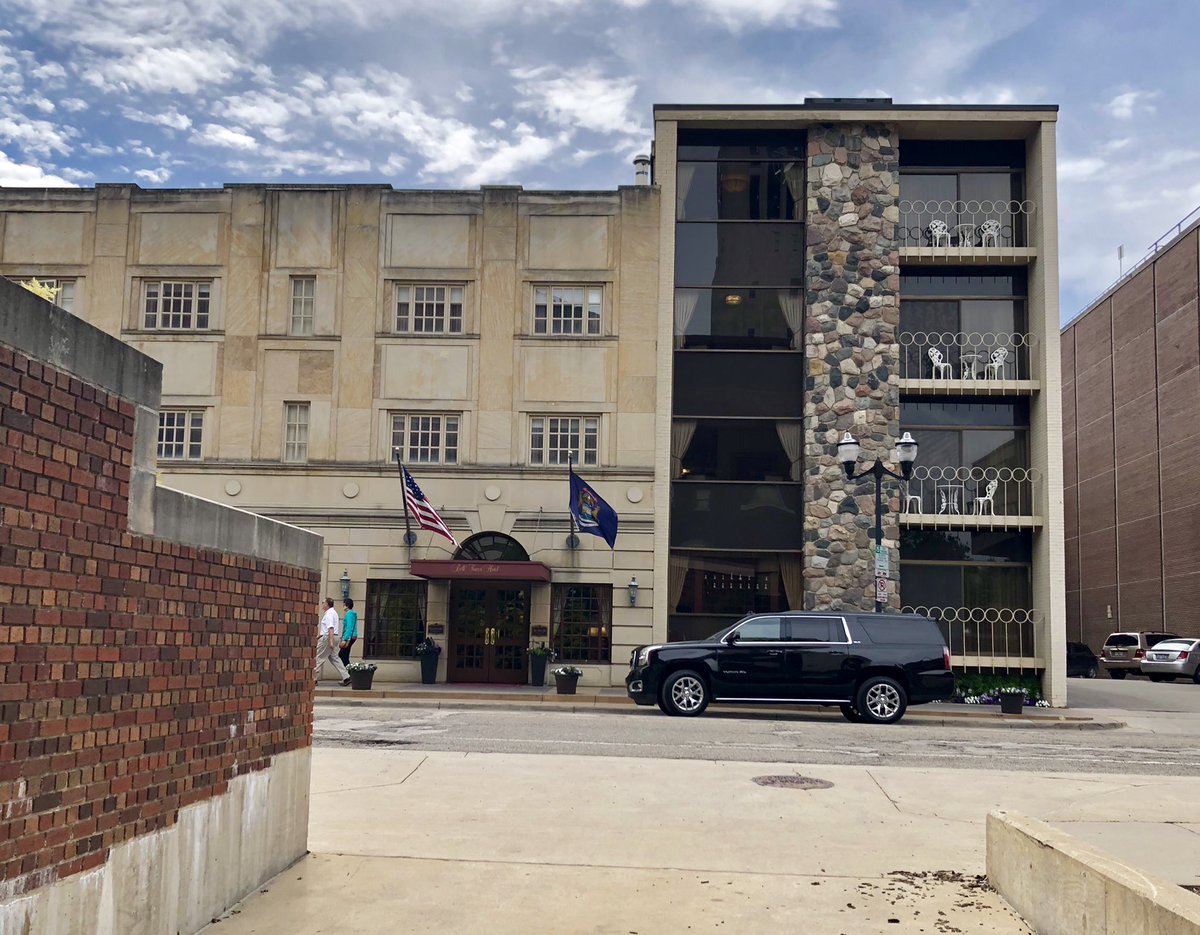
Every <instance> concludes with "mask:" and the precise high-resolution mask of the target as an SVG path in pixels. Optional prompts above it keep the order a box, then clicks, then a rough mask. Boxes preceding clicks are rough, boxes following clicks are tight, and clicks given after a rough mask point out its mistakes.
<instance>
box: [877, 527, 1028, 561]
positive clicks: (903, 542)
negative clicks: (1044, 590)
mask: <svg viewBox="0 0 1200 935" xmlns="http://www.w3.org/2000/svg"><path fill="white" fill-rule="evenodd" d="M900 559H901V561H927V562H1020V563H1025V562H1031V561H1033V537H1032V535H1031V534H1030V533H1029V532H1027V531H1025V530H1016V531H1013V532H1002V531H996V532H974V533H972V532H952V531H950V530H942V529H905V530H904V531H903V532H902V533H901V535H900Z"/></svg>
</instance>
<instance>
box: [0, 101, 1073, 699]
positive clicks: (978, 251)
mask: <svg viewBox="0 0 1200 935" xmlns="http://www.w3.org/2000/svg"><path fill="white" fill-rule="evenodd" d="M1055 116H1056V111H1055V109H1054V108H1052V107H1007V108H1004V107H1001V108H982V107H940V106H919V105H918V106H904V105H893V104H892V103H891V102H890V101H888V100H886V99H879V100H874V99H872V100H811V99H810V100H809V101H806V102H805V103H804V104H801V105H796V106H790V107H782V106H781V107H774V106H771V107H754V106H749V107H703V106H698V107H692V106H660V107H658V108H656V111H655V140H654V150H653V177H652V184H643V185H634V186H628V187H621V188H619V189H617V190H616V191H607V192H580V191H575V192H532V191H524V190H522V189H520V188H508V187H485V188H483V189H482V190H480V191H476V192H451V191H436V192H435V191H396V190H393V189H391V188H390V187H387V186H337V185H278V186H276V185H230V186H226V187H224V188H223V189H221V190H203V191H180V190H172V191H146V190H142V189H139V188H137V187H136V186H127V185H98V186H97V187H96V188H94V189H85V190H77V191H63V190H59V191H42V190H37V191H34V190H11V189H9V190H3V191H0V274H3V275H6V276H9V277H14V278H28V277H31V276H37V277H39V278H42V279H49V280H51V281H52V282H53V284H54V285H55V286H57V287H59V288H61V290H62V291H61V292H60V299H59V301H60V303H61V304H64V305H68V306H70V307H72V310H73V311H75V312H76V313H77V314H79V315H81V316H83V317H85V318H87V319H88V320H90V321H92V322H93V323H95V324H97V325H99V326H100V327H102V328H104V329H105V330H107V331H109V332H111V333H113V334H118V335H120V336H121V337H122V338H124V339H125V340H126V341H128V342H130V343H132V344H134V345H136V346H137V347H138V348H140V349H141V350H143V351H145V352H146V353H148V354H150V355H151V356H154V357H156V358H157V359H159V360H161V361H163V363H164V365H165V366H164V397H163V400H164V402H163V405H164V415H163V423H162V426H161V434H160V450H159V455H160V462H159V463H160V470H161V471H162V473H163V474H164V476H166V477H168V478H169V482H170V483H171V484H172V485H174V486H177V487H180V488H182V489H185V490H188V491H190V492H193V493H196V494H199V495H201V496H205V497H209V498H211V499H214V500H218V501H221V502H227V503H233V504H236V505H238V506H243V507H246V508H249V509H253V510H257V511H262V512H264V513H266V514H268V515H270V516H272V517H278V518H281V519H285V520H287V521H289V522H293V523H297V524H299V525H302V526H306V527H309V528H312V529H314V530H315V531H317V532H319V533H321V534H322V535H323V536H324V537H325V541H326V544H327V546H326V563H325V581H326V591H327V593H330V594H331V595H332V596H334V597H335V598H337V597H339V596H340V593H341V584H340V580H341V578H342V576H343V572H344V573H345V577H346V578H347V579H348V586H349V593H350V595H351V597H352V598H353V599H354V600H355V601H356V603H357V605H358V609H359V610H360V611H362V616H363V618H364V621H365V629H366V635H365V637H364V639H363V640H362V641H360V643H359V644H358V645H357V646H356V647H355V650H354V655H355V656H358V655H360V654H365V655H366V656H367V657H369V658H371V659H373V660H375V661H377V662H379V664H380V666H381V668H382V669H383V671H382V672H381V673H380V676H379V677H381V678H394V679H401V680H405V679H415V678H416V672H417V667H416V663H415V661H413V659H412V656H411V652H412V646H413V645H414V642H415V641H416V640H417V639H419V638H420V637H421V636H423V635H426V634H428V635H430V636H432V637H433V638H434V639H435V640H437V641H438V642H439V643H440V644H441V645H442V646H443V647H444V650H445V651H444V652H443V654H442V658H441V676H440V677H441V678H446V679H449V680H466V681H492V680H495V681H505V680H508V681H523V680H524V678H525V677H526V672H527V665H528V661H527V658H526V647H527V646H528V645H530V644H531V643H532V644H536V643H540V642H543V641H546V642H548V643H550V644H551V645H552V646H554V647H555V648H556V649H557V650H558V651H559V652H560V655H561V656H562V657H563V658H564V659H569V660H570V661H572V662H575V663H577V664H579V665H581V666H582V667H583V668H584V669H585V673H586V674H585V676H584V679H585V684H586V683H587V682H589V681H591V682H592V683H593V684H595V683H597V682H598V683H601V684H619V682H620V679H621V678H622V676H623V672H624V670H625V668H626V664H627V660H628V656H629V651H630V650H631V649H632V648H633V647H634V646H635V645H638V644H641V643H647V642H655V641H662V640H664V639H668V638H684V637H688V636H695V635H701V634H704V633H707V632H712V631H715V630H716V629H718V628H719V627H720V626H722V625H723V624H724V623H726V622H731V621H732V620H734V619H736V618H737V617H738V616H740V615H741V614H742V613H744V612H746V611H747V610H758V611H771V610H782V609H786V608H789V607H797V608H798V607H805V608H809V609H830V610H835V609H838V608H843V607H861V606H870V605H871V603H872V602H873V601H874V599H875V597H876V594H877V593H880V594H881V595H882V597H883V599H884V600H885V602H886V603H887V604H889V605H890V606H893V607H906V608H913V609H922V610H928V611H930V612H934V613H936V614H937V615H938V616H939V617H940V618H941V619H942V620H943V625H944V628H945V630H946V635H947V640H948V642H949V643H950V645H951V649H952V652H953V654H954V656H955V662H956V664H957V665H960V666H962V667H964V668H966V669H974V670H983V671H992V670H996V669H1000V670H1004V671H1029V672H1043V673H1046V674H1047V676H1048V678H1047V689H1048V694H1049V695H1050V696H1051V697H1052V698H1053V699H1054V700H1056V701H1062V700H1063V693H1062V691H1063V690H1062V685H1061V674H1062V657H1063V652H1064V648H1063V636H1062V634H1063V613H1064V609H1063V587H1062V574H1063V571H1062V555H1063V546H1062V496H1061V491H1062V464H1061V444H1060V440H1061V432H1060V428H1059V406H1060V399H1061V397H1060V393H1059V369H1058V368H1059V354H1058V344H1057V341H1058V328H1057V321H1058V311H1057V291H1058V283H1057V251H1056V239H1057V227H1056V206H1055V173H1054V120H1055ZM846 431H850V432H851V433H852V434H854V435H855V436H856V437H857V438H858V439H859V441H860V442H861V444H862V447H863V450H864V452H865V453H866V454H867V455H868V456H870V457H874V456H875V455H879V456H881V457H883V458H885V460H890V459H892V458H893V456H894V444H895V441H896V439H897V438H898V437H899V435H900V434H901V433H902V432H903V431H911V432H912V433H913V434H914V435H915V436H917V438H918V441H919V442H921V453H920V455H919V457H918V465H917V469H916V473H915V474H914V477H913V479H912V481H911V482H910V483H909V484H908V485H907V486H906V487H904V488H900V487H897V486H889V487H888V488H887V489H886V491H885V496H886V499H887V507H888V510H887V515H886V517H885V521H884V538H885V546H886V548H885V549H884V552H883V553H882V554H881V555H879V556H876V555H874V554H873V552H872V549H871V541H870V535H869V532H870V528H871V526H873V503H874V500H873V489H871V488H869V487H866V486H863V483H862V482H855V483H847V482H846V481H844V479H843V477H842V475H841V468H840V466H839V465H838V463H837V462H836V458H835V453H834V446H835V444H836V442H837V440H838V438H839V437H840V436H841V434H843V433H844V432H846ZM394 448H399V449H400V450H401V452H402V455H403V458H404V461H405V463H406V464H407V465H408V467H409V469H410V470H411V471H412V473H413V475H414V477H415V478H416V480H417V482H418V483H419V484H420V485H421V487H422V489H423V491H424V493H425V494H426V495H427V496H428V498H429V501H430V503H432V504H433V505H434V506H435V507H436V508H438V510H439V512H440V513H441V515H442V517H443V518H444V519H445V520H446V522H447V524H448V525H449V527H450V529H451V531H452V532H453V533H454V535H455V536H456V537H457V538H458V540H459V543H460V547H459V548H457V549H456V548H455V547H454V546H452V545H451V544H450V543H449V542H448V541H447V540H445V539H442V538H440V537H437V536H436V535H434V534H433V533H430V532H427V531H423V530H415V532H416V542H415V544H414V545H411V546H410V545H406V544H405V522H404V512H403V499H402V497H401V488H400V481H399V479H398V476H397V466H396V464H395V462H394V461H393V460H392V457H391V453H392V451H393V449H394ZM571 451H574V452H577V453H578V454H577V459H576V462H575V464H576V469H577V471H578V472H579V473H580V475H581V476H583V478H584V479H585V480H586V481H588V482H589V483H590V484H591V485H592V486H593V487H594V488H595V489H596V491H597V492H598V493H599V494H600V495H601V496H602V497H603V498H604V499H606V500H607V501H608V502H609V503H610V504H611V505H612V506H613V508H614V509H615V510H616V512H617V513H618V514H619V517H620V529H619V533H618V537H617V543H616V548H615V549H614V550H611V551H610V550H609V549H608V547H607V546H606V545H605V544H604V542H603V541H602V540H600V539H598V538H596V537H592V536H586V535H585V536H581V537H579V538H580V539H581V540H582V541H581V542H580V543H579V546H578V547H577V548H569V547H568V541H567V540H568V536H569V534H570V532H571V530H570V527H569V520H568V514H567V458H568V452H571ZM510 562H513V563H519V564H508V563H510ZM877 572H878V575H877ZM634 583H636V585H637V586H636V588H635V587H633V586H632V585H633V584H634Z"/></svg>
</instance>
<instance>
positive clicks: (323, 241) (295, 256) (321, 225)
mask: <svg viewBox="0 0 1200 935" xmlns="http://www.w3.org/2000/svg"><path fill="white" fill-rule="evenodd" d="M276 197H277V199H278V201H277V202H276V209H275V265H276V266H282V267H297V266H299V267H326V268H328V267H330V266H333V265H334V264H333V256H334V244H333V231H334V217H333V215H334V202H333V198H334V194H333V192H304V191H301V192H278V193H277V195H276Z"/></svg>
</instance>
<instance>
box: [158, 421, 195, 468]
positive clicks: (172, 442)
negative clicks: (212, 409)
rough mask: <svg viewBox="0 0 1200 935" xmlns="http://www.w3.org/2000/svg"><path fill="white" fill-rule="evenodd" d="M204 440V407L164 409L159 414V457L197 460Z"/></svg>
mask: <svg viewBox="0 0 1200 935" xmlns="http://www.w3.org/2000/svg"><path fill="white" fill-rule="evenodd" d="M203 440H204V410H203V409H164V410H162V411H161V412H159V414H158V457H159V460H162V461H183V460H189V461H195V460H198V459H199V458H200V454H201V448H202V444H201V443H202V442H203Z"/></svg>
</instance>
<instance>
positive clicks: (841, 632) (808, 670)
mask: <svg viewBox="0 0 1200 935" xmlns="http://www.w3.org/2000/svg"><path fill="white" fill-rule="evenodd" d="M625 689H626V691H627V692H628V693H629V697H630V698H632V699H633V700H634V701H635V702H637V703H638V704H640V705H652V704H657V705H658V706H659V707H660V708H662V710H663V711H664V712H665V713H666V714H672V715H679V716H682V717H694V716H695V715H697V714H700V713H701V712H702V711H703V710H704V709H705V708H706V707H708V703H709V702H710V701H717V702H721V703H726V702H750V703H753V704H777V703H783V704H820V705H831V706H832V705H838V706H839V707H840V708H841V711H842V714H843V715H844V716H845V718H846V719H847V720H849V721H856V722H858V721H866V722H868V723H872V724H892V723H894V722H896V721H898V720H900V718H902V717H903V716H904V711H905V709H906V708H907V707H908V706H909V705H910V704H924V703H926V702H930V701H945V700H946V699H948V698H949V697H950V696H951V695H952V694H953V693H954V674H953V673H952V672H951V671H950V650H949V649H947V648H946V644H945V640H944V639H943V638H942V633H941V630H939V629H938V626H937V624H936V623H934V622H933V621H932V620H930V619H929V618H928V617H918V616H915V615H912V614H858V613H846V612H832V613H784V614H755V615H753V616H749V617H746V618H744V619H742V620H739V621H738V622H737V623H735V624H733V625H732V626H729V627H726V628H725V629H723V630H721V631H720V632H718V633H714V634H713V635H712V636H711V637H709V638H708V639H706V640H689V641H687V642H678V643H663V644H661V645H658V646H639V647H638V648H637V649H635V650H634V651H633V653H632V655H631V656H630V659H629V674H628V675H627V676H625Z"/></svg>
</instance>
